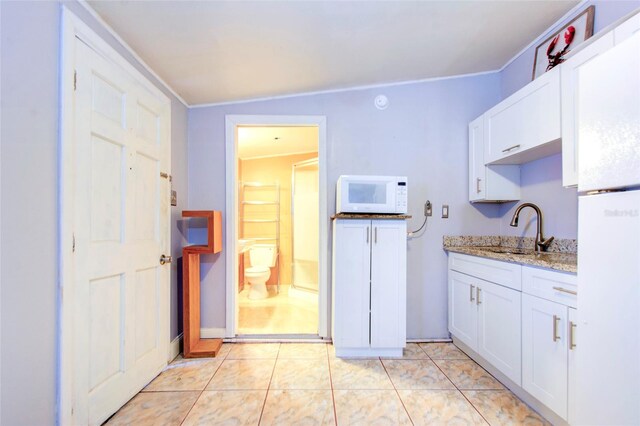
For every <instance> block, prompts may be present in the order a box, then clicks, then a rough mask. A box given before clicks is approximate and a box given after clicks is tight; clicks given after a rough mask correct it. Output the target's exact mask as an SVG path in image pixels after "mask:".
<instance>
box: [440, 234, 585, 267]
mask: <svg viewBox="0 0 640 426" xmlns="http://www.w3.org/2000/svg"><path fill="white" fill-rule="evenodd" d="M534 241H535V239H534V238H530V237H500V236H489V237H474V236H464V237H449V236H445V237H444V239H443V248H444V250H446V251H448V252H454V253H462V254H469V255H471V256H480V257H486V258H488V259H495V260H501V261H505V262H512V263H518V264H521V265H532V266H540V267H542V268H549V269H555V270H558V271H564V272H572V273H576V272H577V271H578V256H577V254H576V253H577V249H578V245H577V242H576V240H569V239H558V240H554V241H553V243H552V244H551V246H550V247H549V249H548V250H547V251H546V252H542V253H535V252H534V251H533V244H534Z"/></svg>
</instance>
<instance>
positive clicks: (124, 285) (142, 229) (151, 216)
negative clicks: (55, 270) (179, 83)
mask: <svg viewBox="0 0 640 426" xmlns="http://www.w3.org/2000/svg"><path fill="white" fill-rule="evenodd" d="M76 51H77V58H76V72H77V90H76V92H75V132H76V133H75V135H76V138H75V166H74V167H75V182H74V203H75V207H74V215H75V218H74V235H75V240H76V253H75V254H74V263H75V267H74V268H75V270H74V275H75V280H74V306H75V315H74V321H73V327H74V330H73V336H74V337H73V339H74V345H75V353H76V362H75V364H76V366H77V368H76V370H75V376H76V377H75V392H76V393H75V397H74V399H75V403H74V405H75V407H76V412H75V413H74V414H75V416H76V420H77V423H79V424H100V423H102V422H103V421H104V420H106V419H107V418H108V417H109V416H110V415H111V414H113V413H114V412H115V411H116V410H117V409H118V408H120V407H121V406H122V405H123V404H124V403H126V401H127V400H129V399H130V398H131V397H132V396H133V395H134V394H135V393H137V392H138V391H139V390H140V389H141V388H142V386H144V385H145V384H146V383H148V382H149V381H150V380H151V379H153V377H154V376H155V375H156V374H157V373H158V372H159V371H160V370H161V369H162V368H163V366H164V365H166V362H167V354H168V343H169V325H168V315H169V312H168V309H169V308H168V294H169V266H168V265H166V266H164V267H163V266H160V265H159V261H158V259H159V258H160V255H161V254H162V253H165V252H166V250H168V247H169V244H168V242H169V239H168V231H169V228H168V223H169V222H168V221H169V203H168V192H169V188H168V182H166V181H165V180H162V179H161V178H160V171H161V170H162V171H166V172H169V163H168V154H169V152H170V145H169V143H170V142H169V132H168V130H169V120H170V109H169V108H170V105H169V104H168V100H167V99H166V98H164V97H162V98H158V97H157V96H153V95H152V94H151V93H150V92H149V91H148V90H146V89H145V88H144V87H143V86H142V85H141V84H139V83H138V82H137V81H136V80H135V78H134V77H133V76H132V75H130V74H128V73H127V72H125V71H124V70H123V69H121V68H120V67H119V66H117V65H115V64H114V63H112V62H110V61H108V60H107V59H105V58H104V57H103V56H102V55H101V54H99V53H97V52H96V51H95V50H93V49H92V48H90V47H88V46H87V45H86V44H84V43H83V42H81V41H79V40H76ZM158 96H160V95H158ZM162 194H164V195H162ZM163 197H164V198H166V199H167V200H166V201H165V200H163Z"/></svg>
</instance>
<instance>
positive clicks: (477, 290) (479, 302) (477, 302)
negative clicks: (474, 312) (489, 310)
mask: <svg viewBox="0 0 640 426" xmlns="http://www.w3.org/2000/svg"><path fill="white" fill-rule="evenodd" d="M480 290H481V288H480V287H478V288H476V305H479V304H481V303H482V302H481V301H480Z"/></svg>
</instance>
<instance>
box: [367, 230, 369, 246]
mask: <svg viewBox="0 0 640 426" xmlns="http://www.w3.org/2000/svg"><path fill="white" fill-rule="evenodd" d="M367 244H369V227H368V226H367Z"/></svg>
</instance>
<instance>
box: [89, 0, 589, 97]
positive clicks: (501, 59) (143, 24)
mask: <svg viewBox="0 0 640 426" xmlns="http://www.w3.org/2000/svg"><path fill="white" fill-rule="evenodd" d="M88 2H89V4H90V6H91V7H93V8H94V9H95V11H96V12H97V13H98V14H99V15H100V16H101V17H102V18H103V19H104V20H105V21H106V22H107V24H109V25H110V26H111V27H112V28H113V29H114V30H115V31H116V32H117V33H118V34H119V35H120V36H121V37H122V39H123V40H124V41H126V42H127V43H128V44H129V45H130V46H131V47H132V48H133V50H135V51H136V52H137V53H138V55H140V57H141V58H142V59H143V60H144V61H145V62H146V63H147V64H148V65H149V66H150V67H151V68H152V69H153V70H154V71H155V72H156V73H157V74H158V75H159V76H160V77H161V78H163V79H164V80H165V81H166V82H167V83H168V84H169V86H171V88H172V89H173V90H174V91H175V92H176V93H178V94H179V95H180V96H181V97H182V98H183V99H184V100H185V101H186V102H187V103H188V104H190V105H195V104H206V103H222V102H231V101H238V100H246V99H256V98H263V97H273V96H282V95H291V94H296V93H305V92H314V91H325V90H335V89H342V88H350V87H357V86H366V85H374V84H384V83H393V82H401V81H412V80H420V79H425V78H431V77H444V76H451V75H459V74H467V73H477V72H483V71H491V70H496V69H499V68H501V67H502V66H503V65H504V64H505V63H506V62H507V61H508V60H509V59H511V58H512V57H513V56H514V55H515V54H517V53H518V52H519V51H520V50H521V49H522V48H524V47H525V46H526V45H527V44H529V43H530V42H531V41H532V40H534V39H535V38H536V37H538V36H539V35H540V34H541V33H543V32H544V31H545V30H546V29H547V28H548V27H549V26H551V25H552V24H553V23H554V22H556V20H558V19H559V18H560V17H562V16H563V15H564V14H565V13H566V12H567V11H569V10H570V9H571V8H572V7H574V6H575V5H576V4H577V3H578V0H532V1H531V0H506V1H498V0H494V1H477V0H476V1H461V0H448V1H295V0H290V1H269V0H267V1H178V0H174V1H112V0H109V1H106V0H88Z"/></svg>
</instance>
